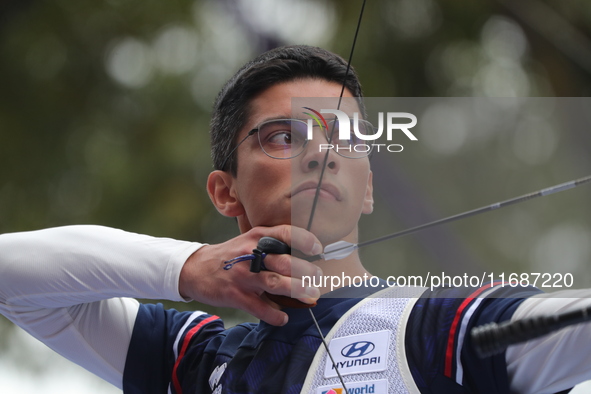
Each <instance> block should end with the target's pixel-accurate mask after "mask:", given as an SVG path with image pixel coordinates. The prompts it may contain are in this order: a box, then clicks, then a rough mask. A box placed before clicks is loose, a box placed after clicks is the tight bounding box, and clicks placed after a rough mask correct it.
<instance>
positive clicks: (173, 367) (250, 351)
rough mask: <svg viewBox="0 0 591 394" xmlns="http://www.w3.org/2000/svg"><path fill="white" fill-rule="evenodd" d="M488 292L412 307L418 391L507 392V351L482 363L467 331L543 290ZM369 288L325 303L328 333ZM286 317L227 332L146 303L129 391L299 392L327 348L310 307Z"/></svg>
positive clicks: (456, 293) (445, 294) (318, 310)
mask: <svg viewBox="0 0 591 394" xmlns="http://www.w3.org/2000/svg"><path fill="white" fill-rule="evenodd" d="M374 290H378V289H374ZM493 290H494V289H493ZM351 291H353V294H351ZM491 291H492V290H491V289H490V288H488V287H487V286H485V287H483V288H478V289H473V288H441V289H436V290H434V291H429V290H427V291H426V292H425V293H424V295H423V296H422V297H421V298H420V299H419V300H418V301H417V303H416V304H415V305H414V307H413V309H412V312H411V314H410V317H409V320H408V324H407V329H406V339H405V343H404V344H400V346H406V354H407V358H408V362H409V366H410V370H411V372H412V375H413V378H414V380H415V382H416V384H417V386H418V387H419V389H420V390H421V392H423V393H467V392H479V393H501V392H508V391H509V383H508V378H507V371H506V366H505V358H504V354H501V355H498V356H495V357H491V358H487V359H484V360H483V359H479V358H478V357H477V356H476V354H475V353H474V351H473V350H472V348H471V346H470V339H469V335H467V333H469V332H470V329H471V328H472V327H474V326H478V325H481V324H485V323H488V322H492V321H495V322H501V321H505V320H509V319H510V318H511V316H512V314H513V313H514V311H515V310H516V308H517V307H518V306H519V304H520V303H521V302H522V301H523V299H524V298H527V297H530V296H532V295H534V294H538V293H540V291H539V290H537V289H533V288H518V289H515V288H511V287H503V288H501V287H500V286H497V287H496V290H494V294H493V296H494V297H495V298H478V295H484V294H485V293H486V292H491ZM371 292H372V290H368V289H359V288H357V289H338V290H336V291H335V292H333V293H331V298H324V297H323V298H321V299H320V300H319V301H318V305H317V306H316V307H315V308H314V314H315V316H316V318H317V319H318V323H319V325H320V327H321V330H322V332H323V335H326V334H327V333H328V332H329V331H330V329H331V328H332V327H333V326H334V325H335V323H336V322H337V321H338V320H339V318H340V317H341V316H342V315H343V314H344V313H345V312H347V311H348V310H349V309H350V308H351V307H353V306H354V305H355V304H357V303H358V302H359V301H360V300H361V299H362V298H363V297H366V296H367V295H369V294H371ZM335 297H348V298H335ZM285 312H286V313H288V315H289V323H288V324H287V325H285V326H283V327H274V326H270V325H268V324H266V323H264V322H261V323H259V324H255V323H246V324H240V325H238V326H236V327H232V328H230V329H225V328H224V326H223V323H222V321H221V320H220V319H219V318H217V317H216V316H211V315H208V314H205V313H200V312H195V313H191V312H178V311H175V310H165V309H164V308H163V307H162V305H142V306H141V307H140V310H139V313H138V316H137V319H136V323H135V326H134V330H133V335H132V339H131V343H130V346H129V350H128V356H127V361H126V365H125V372H124V377H123V389H124V392H125V393H126V394H140V393H141V394H151V393H154V394H156V393H167V392H169V390H170V392H171V393H176V394H180V393H185V394H189V393H191V394H194V393H212V392H215V393H229V394H234V393H236V394H237V393H242V394H245V393H260V394H264V393H299V392H300V391H301V388H302V385H303V383H304V379H305V378H306V375H307V373H308V369H309V367H310V365H311V363H312V359H313V358H314V355H315V353H316V351H317V349H318V347H319V346H321V344H322V343H321V339H320V336H319V334H318V332H317V330H316V327H315V326H314V323H313V322H312V320H311V317H310V315H309V312H308V311H307V310H305V309H286V310H285Z"/></svg>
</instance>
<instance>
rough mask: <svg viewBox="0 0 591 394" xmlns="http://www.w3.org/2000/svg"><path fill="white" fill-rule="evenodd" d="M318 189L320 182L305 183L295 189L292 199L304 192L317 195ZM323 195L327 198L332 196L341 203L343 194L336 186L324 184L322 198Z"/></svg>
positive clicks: (321, 191) (322, 185) (321, 190)
mask: <svg viewBox="0 0 591 394" xmlns="http://www.w3.org/2000/svg"><path fill="white" fill-rule="evenodd" d="M317 187H318V182H304V183H302V184H301V185H299V186H297V187H296V188H295V189H293V191H292V192H291V196H290V197H293V196H295V195H296V194H299V193H302V192H309V193H316V188H317ZM323 194H324V195H325V196H327V197H328V196H332V198H334V199H335V200H337V201H341V192H340V191H339V189H338V188H337V187H336V186H334V185H331V184H330V183H325V182H322V184H321V185H320V196H322V195H323Z"/></svg>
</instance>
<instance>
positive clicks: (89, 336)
mask: <svg viewBox="0 0 591 394" xmlns="http://www.w3.org/2000/svg"><path fill="white" fill-rule="evenodd" d="M201 246H202V244H199V243H190V242H185V241H177V240H173V239H166V238H154V237H149V236H145V235H139V234H133V233H128V232H124V231H121V230H115V229H111V228H106V227H100V226H70V227H60V228H54V229H47V230H41V231H35V232H27V233H15V234H3V235H0V313H2V314H3V315H5V316H6V317H8V318H9V319H10V320H11V321H13V322H14V323H15V324H17V325H19V326H21V327H22V328H24V329H25V330H26V331H28V332H29V333H30V334H31V335H33V336H34V337H36V338H38V339H39V340H41V341H42V342H44V343H45V344H47V345H48V346H49V347H51V348H52V349H54V350H55V351H56V352H58V353H60V354H62V355H63V356H65V357H66V358H68V359H70V360H72V361H74V362H75V363H77V364H79V365H81V366H83V367H84V368H86V369H88V370H90V371H91V372H93V373H95V374H96V375H98V376H100V377H102V378H103V379H105V380H107V381H109V382H111V383H112V384H114V385H115V386H117V387H119V388H121V387H122V377H123V370H124V366H125V360H126V356H127V349H128V346H129V343H130V340H131V335H132V330H133V326H134V322H135V318H136V315H137V311H138V307H139V304H138V302H137V301H135V300H134V299H133V298H127V297H135V298H146V299H168V300H173V301H183V299H182V297H181V296H180V294H179V291H178V283H179V275H180V271H181V268H182V266H183V264H184V263H185V261H186V260H187V258H188V257H189V256H190V255H191V254H192V253H194V252H195V251H196V250H198V249H199V248H200V247H201ZM590 296H591V292H590V291H589V290H578V291H571V292H565V293H562V297H568V298H557V293H554V294H553V295H547V294H544V295H540V296H536V297H532V298H530V299H527V300H525V301H524V302H523V303H522V304H521V305H520V306H519V307H518V309H517V311H516V312H515V314H514V315H513V317H512V320H516V319H521V318H525V317H530V316H534V315H539V314H554V313H561V312H565V311H569V310H573V309H578V308H582V307H584V306H588V305H591V299H590V298H589V297H590ZM590 334H591V326H589V325H578V326H575V327H571V328H568V329H565V330H561V331H559V332H557V333H554V334H552V335H548V336H546V337H544V338H540V339H538V340H535V341H530V342H527V343H526V344H523V345H517V346H512V347H510V348H509V349H508V350H507V352H506V361H507V368H508V372H509V378H510V382H511V388H512V390H513V391H515V392H522V393H543V392H548V393H550V392H556V391H560V390H563V389H565V388H568V387H572V386H574V385H575V384H577V383H579V382H581V381H584V380H587V379H591V351H589V350H590V349H589V346H590V345H589V337H590Z"/></svg>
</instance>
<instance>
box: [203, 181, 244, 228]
mask: <svg viewBox="0 0 591 394" xmlns="http://www.w3.org/2000/svg"><path fill="white" fill-rule="evenodd" d="M234 181H235V178H234V177H233V176H232V174H230V173H228V172H225V171H220V170H216V171H213V172H211V173H210V174H209V176H208V177H207V194H209V198H210V199H211V202H213V205H214V206H215V207H216V209H217V210H218V212H219V213H221V214H222V215H224V216H228V217H237V216H240V215H243V214H244V207H243V206H242V203H241V202H240V200H239V199H238V196H237V195H236V191H235V189H234Z"/></svg>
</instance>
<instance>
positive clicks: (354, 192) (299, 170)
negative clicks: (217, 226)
mask: <svg viewBox="0 0 591 394" xmlns="http://www.w3.org/2000/svg"><path fill="white" fill-rule="evenodd" d="M340 93H341V86H340V85H339V84H336V83H333V82H327V81H324V80H318V79H303V80H297V81H292V82H286V83H281V84H278V85H274V86H272V87H271V88H269V89H267V90H265V91H263V92H262V93H261V94H259V95H258V96H256V97H255V98H254V99H253V100H252V101H251V105H250V116H249V120H248V123H247V125H246V127H244V129H243V130H241V132H240V134H239V136H238V139H237V140H238V141H240V140H241V139H242V138H243V137H244V136H246V134H247V133H248V131H250V130H252V129H253V128H256V127H258V125H260V124H261V123H262V122H264V121H267V120H270V119H280V118H302V113H301V112H300V113H296V114H294V113H292V102H291V99H292V97H339V95H340ZM344 96H345V97H352V96H351V93H350V92H349V91H348V90H345V94H344ZM343 110H345V112H352V111H356V110H357V108H356V107H355V108H350V109H349V111H347V108H343ZM323 143H324V144H326V143H327V140H326V137H325V134H324V132H320V130H315V135H314V139H313V140H311V141H309V143H308V145H307V147H306V149H305V150H304V152H303V153H302V154H300V155H299V156H297V157H294V158H292V159H288V160H280V159H274V158H271V157H269V156H267V155H266V154H265V153H264V152H263V151H262V150H261V148H260V146H259V142H258V137H257V136H256V134H255V135H253V136H252V137H250V138H248V139H247V140H246V141H245V142H244V144H242V145H241V146H240V147H239V148H238V151H237V158H238V174H237V177H236V178H235V179H234V180H233V187H234V192H235V195H236V198H237V199H238V200H239V201H240V203H241V205H242V207H243V214H242V215H240V216H238V221H239V225H240V229H241V231H242V232H244V231H247V230H249V229H250V228H252V227H255V226H274V225H279V224H292V225H294V226H298V227H302V228H306V227H307V224H308V220H309V216H310V212H311V207H312V202H313V200H314V195H315V192H316V185H317V184H318V180H319V178H320V172H321V169H322V168H321V167H322V164H323V162H324V156H325V155H326V150H324V151H322V152H321V151H320V149H319V144H323ZM321 187H322V188H321V191H320V194H319V199H318V203H317V208H316V212H315V214H314V221H313V226H312V229H311V230H312V232H313V233H315V234H316V235H317V237H318V238H319V239H320V241H321V242H322V243H323V244H324V245H326V244H329V243H332V242H336V241H338V240H340V239H343V238H345V237H347V236H348V235H350V234H352V233H354V235H355V234H356V229H357V222H358V220H359V217H360V216H361V213H370V212H371V210H372V204H373V198H372V183H371V171H370V168H369V159H368V158H363V159H349V158H345V157H342V156H340V155H338V154H336V153H335V152H334V151H333V150H330V151H329V156H328V161H327V165H326V169H325V173H324V176H323V180H322V186H321ZM354 235H353V236H354Z"/></svg>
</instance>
